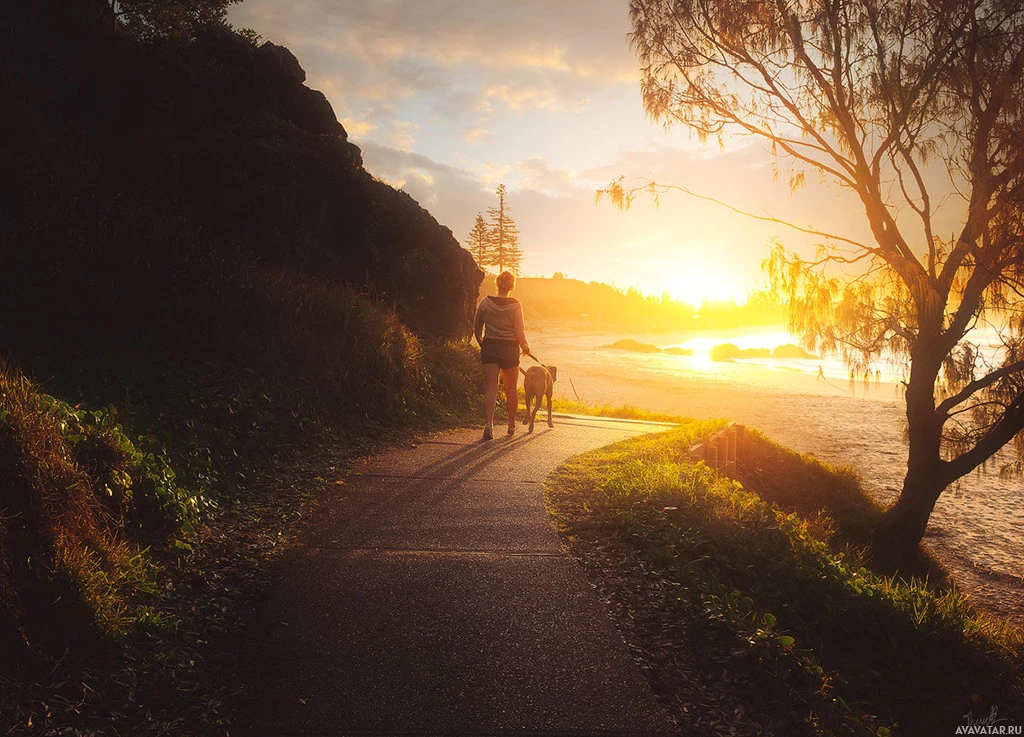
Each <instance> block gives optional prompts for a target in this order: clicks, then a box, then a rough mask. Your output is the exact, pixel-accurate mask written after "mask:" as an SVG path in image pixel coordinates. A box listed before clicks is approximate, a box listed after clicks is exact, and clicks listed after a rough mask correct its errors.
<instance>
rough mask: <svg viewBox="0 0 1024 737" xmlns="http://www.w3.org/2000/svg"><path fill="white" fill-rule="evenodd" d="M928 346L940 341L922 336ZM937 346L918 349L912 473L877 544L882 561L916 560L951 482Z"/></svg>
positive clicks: (912, 392) (910, 423) (910, 403)
mask: <svg viewBox="0 0 1024 737" xmlns="http://www.w3.org/2000/svg"><path fill="white" fill-rule="evenodd" d="M921 344H923V345H926V346H930V345H934V343H933V342H932V341H922V343H921ZM937 353H938V351H936V350H935V349H934V348H932V349H930V350H929V349H927V348H926V349H924V350H918V351H914V354H916V355H912V356H911V369H910V381H909V383H908V384H907V395H906V402H907V436H908V441H909V446H910V447H909V455H908V459H907V475H906V476H905V477H904V480H903V489H902V491H901V492H900V496H899V498H898V499H897V500H896V502H895V503H894V504H893V505H892V506H891V507H890V508H889V509H888V510H887V511H886V513H885V516H884V517H883V518H882V523H881V524H880V525H879V528H878V530H877V531H876V533H875V538H874V541H873V544H872V548H873V551H874V553H875V557H876V560H878V561H879V562H881V563H883V564H884V563H888V564H891V565H894V566H896V567H904V566H907V565H912V564H913V562H914V561H915V560H916V559H917V552H918V545H919V544H920V542H921V539H922V538H923V537H924V532H925V528H927V526H928V518H929V517H930V516H931V513H932V510H933V509H934V508H935V502H936V501H937V500H938V498H939V495H940V494H942V492H943V490H944V489H945V488H946V486H947V484H948V480H947V478H946V473H945V461H943V459H942V455H941V452H940V446H941V442H942V418H941V417H940V416H939V414H938V412H937V411H936V408H935V382H936V379H937V378H938V374H939V367H940V366H941V364H942V357H941V356H940V355H937Z"/></svg>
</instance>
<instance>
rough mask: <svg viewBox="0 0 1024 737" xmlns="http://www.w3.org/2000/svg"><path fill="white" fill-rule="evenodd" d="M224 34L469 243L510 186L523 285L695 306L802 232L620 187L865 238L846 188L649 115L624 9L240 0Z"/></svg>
mask: <svg viewBox="0 0 1024 737" xmlns="http://www.w3.org/2000/svg"><path fill="white" fill-rule="evenodd" d="M229 20H230V22H231V23H232V24H233V25H234V26H235V27H238V28H251V29H253V30H255V31H256V32H257V33H259V34H260V35H261V37H262V38H263V39H265V40H269V41H273V42H274V43H277V44H282V45H285V46H287V47H288V48H289V49H291V51H292V52H293V53H294V54H295V55H296V57H297V58H298V60H299V62H300V64H301V65H302V67H303V68H304V69H305V71H306V75H307V79H306V84H307V85H308V86H310V87H312V88H313V89H319V90H321V91H322V92H323V93H324V94H325V95H326V96H327V98H328V99H329V100H330V102H331V104H332V105H333V107H334V111H335V113H336V114H337V116H338V119H339V120H341V122H342V124H343V125H344V126H345V129H346V130H347V132H348V134H349V138H350V140H352V141H353V142H354V143H355V144H357V145H358V146H359V147H360V148H361V149H362V152H363V159H364V165H365V168H366V169H367V170H368V171H369V172H370V173H372V174H373V175H375V176H376V177H378V178H379V179H382V180H384V181H386V182H388V183H389V184H392V185H393V186H396V187H399V188H401V189H404V190H405V191H406V192H408V193H409V194H410V195H412V196H413V197H414V198H415V199H416V200H417V201H418V202H419V203H420V204H421V205H422V206H423V207H425V208H426V209H427V210H429V211H430V213H431V214H432V215H433V216H434V217H435V218H436V219H437V220H438V221H439V222H440V223H442V224H443V225H445V226H447V227H448V228H450V229H451V231H452V233H453V234H454V236H455V237H456V238H457V239H458V240H459V241H460V242H461V243H465V242H466V237H467V235H468V233H469V230H470V228H471V227H472V225H473V221H474V219H475V217H476V215H477V213H486V210H487V208H488V207H490V206H493V205H495V204H496V202H497V198H496V196H495V194H494V190H495V188H496V187H497V186H498V184H499V183H504V184H505V185H506V187H507V188H508V190H509V194H508V196H507V203H508V206H509V208H510V214H511V215H512V217H513V219H514V220H515V222H516V223H517V225H518V226H519V231H520V237H521V246H522V248H523V253H524V259H523V265H522V271H523V274H524V275H527V276H551V275H552V274H553V273H555V272H562V273H563V274H565V275H566V276H569V277H574V278H578V279H583V280H584V281H604V282H608V283H611V284H614V285H615V286H617V287H619V288H621V289H627V288H630V287H635V288H637V289H639V290H640V291H642V292H644V293H646V294H655V295H661V294H662V293H664V292H668V293H669V294H670V295H671V296H673V297H674V298H676V299H680V300H683V301H687V302H691V303H698V302H700V301H701V300H703V299H705V298H711V299H730V298H735V299H738V300H741V301H742V299H743V298H744V296H745V295H746V294H747V292H748V291H749V290H751V289H754V288H757V287H759V286H761V285H762V284H763V282H764V275H763V274H762V272H761V268H760V264H761V261H762V259H763V258H764V257H765V256H766V255H767V247H768V246H767V244H768V243H769V242H770V241H771V240H772V239H773V238H778V239H780V240H782V241H783V243H785V244H786V245H787V246H789V247H791V248H794V249H796V250H797V251H801V252H803V253H805V254H807V253H810V252H811V249H812V247H813V244H812V242H811V241H810V239H809V238H808V237H806V236H803V235H800V234H798V233H796V232H795V231H792V230H789V229H786V228H784V227H782V226H779V225H777V224H770V223H765V222H762V221H757V220H753V219H750V218H744V217H742V216H740V215H737V214H735V213H733V212H731V211H730V210H728V209H725V208H722V207H720V206H718V205H715V204H713V203H709V202H705V201H701V200H698V199H694V198H690V197H687V196H686V195H683V194H680V193H669V194H666V195H664V196H663V197H662V198H661V199H660V202H659V203H658V204H657V205H655V203H653V202H652V201H651V200H650V199H649V198H645V197H641V198H639V199H638V200H637V201H635V203H634V204H633V206H632V207H631V208H630V209H629V210H628V211H622V210H618V209H616V208H615V207H614V206H613V205H611V204H610V203H609V202H608V201H607V199H605V200H603V201H602V202H600V203H595V192H596V191H597V190H598V189H600V188H603V187H606V186H607V185H608V184H609V183H610V182H612V181H613V180H616V179H617V178H619V177H625V178H626V179H625V182H627V183H636V184H639V183H642V182H643V181H645V180H655V181H657V182H659V183H664V184H672V185H682V186H685V187H688V188H689V189H691V190H694V191H697V192H700V193H703V194H707V195H709V196H712V197H716V198H718V199H721V200H724V201H727V202H729V203H730V204H732V205H734V206H736V207H738V208H740V209H744V210H747V211H750V212H755V213H759V214H765V215H772V216H776V217H781V218H784V219H788V220H790V221H792V222H795V223H798V224H800V225H802V226H811V227H815V228H819V229H823V230H829V231H831V232H839V233H849V234H851V235H853V236H854V237H857V238H863V237H865V233H864V226H863V224H862V221H863V215H862V214H860V213H859V212H858V206H857V203H856V202H855V201H851V199H850V196H849V194H848V193H842V192H840V191H838V190H837V189H835V188H829V187H828V186H826V185H825V184H824V183H820V182H813V183H812V184H810V185H808V186H807V187H805V188H804V189H802V190H800V191H799V192H798V193H797V194H796V195H793V194H791V193H790V191H789V188H788V185H787V183H786V177H785V176H782V177H780V178H776V177H775V176H774V175H773V170H774V168H773V161H772V158H771V156H770V155H769V154H768V152H767V151H766V150H764V147H763V145H762V144H761V143H759V142H757V141H753V140H750V139H745V138H735V139H730V140H728V141H727V142H726V143H725V145H724V147H720V146H719V144H718V143H717V142H708V143H707V144H706V145H702V144H700V143H699V142H698V141H697V139H696V138H695V137H691V135H690V134H689V133H688V132H687V131H686V130H683V129H678V128H675V129H669V130H665V129H664V128H663V127H662V126H661V125H660V124H657V123H653V122H651V121H650V120H648V118H647V116H646V114H645V112H644V109H643V105H642V102H641V98H640V89H639V72H638V69H637V67H638V64H637V60H636V57H635V55H634V54H633V52H632V51H631V50H630V47H629V43H628V37H627V36H628V33H629V31H630V25H629V17H628V2H627V0H555V1H552V0H518V1H516V2H512V1H511V0H474V1H473V2H464V1H463V0H359V1H355V0H292V1H291V2H282V1H281V0H244V2H242V3H241V4H239V5H235V6H232V9H231V11H230V15H229Z"/></svg>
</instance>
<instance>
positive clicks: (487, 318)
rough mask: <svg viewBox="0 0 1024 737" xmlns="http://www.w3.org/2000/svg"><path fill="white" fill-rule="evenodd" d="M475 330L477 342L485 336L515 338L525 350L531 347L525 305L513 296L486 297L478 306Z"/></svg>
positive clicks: (504, 338)
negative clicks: (527, 337)
mask: <svg viewBox="0 0 1024 737" xmlns="http://www.w3.org/2000/svg"><path fill="white" fill-rule="evenodd" d="M485 326H486V328H487V329H486V332H485V331H484V327H485ZM473 332H474V333H475V335H476V342H477V343H480V342H481V341H482V339H483V338H494V339H496V340H514V341H516V342H517V343H519V347H520V348H522V349H523V350H524V351H528V350H529V349H530V345H529V343H527V342H526V328H525V327H524V326H523V306H522V305H521V304H519V302H518V301H517V300H516V299H514V298H512V297H494V296H488V297H484V298H483V300H481V301H480V306H479V307H477V308H476V325H475V326H474V328H473Z"/></svg>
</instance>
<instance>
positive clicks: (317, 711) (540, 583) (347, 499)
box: [233, 418, 671, 737]
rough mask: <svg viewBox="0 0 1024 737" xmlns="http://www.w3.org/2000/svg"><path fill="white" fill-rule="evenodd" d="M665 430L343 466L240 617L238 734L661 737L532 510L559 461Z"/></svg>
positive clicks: (591, 423)
mask: <svg viewBox="0 0 1024 737" xmlns="http://www.w3.org/2000/svg"><path fill="white" fill-rule="evenodd" d="M661 429H663V428H661V427H657V426H654V425H647V424H643V423H631V422H622V421H605V420H598V419H591V418H563V419H560V420H559V419H557V418H556V425H555V428H554V429H548V428H547V426H546V425H544V424H541V423H538V426H537V430H536V431H535V432H534V433H533V434H532V435H528V434H526V433H525V431H524V429H523V428H521V429H520V430H519V432H518V433H517V434H516V435H515V436H514V437H512V438H508V437H506V436H505V435H504V434H503V433H504V429H503V428H501V427H497V428H495V430H496V431H499V430H500V431H501V433H502V434H501V435H498V436H496V438H495V439H494V440H492V441H489V442H481V441H480V434H479V431H476V430H474V431H458V432H453V433H446V434H442V435H437V436H434V437H433V438H432V439H430V440H428V441H426V442H423V443H421V444H418V445H416V446H406V447H403V448H399V449H396V450H393V451H390V452H388V453H385V454H383V455H381V456H378V457H377V458H374V459H372V460H371V461H369V462H368V463H366V464H365V465H362V466H360V467H358V468H357V469H355V471H354V473H353V474H352V475H351V476H350V477H349V478H348V481H347V483H346V484H345V485H344V486H339V487H338V491H337V493H336V495H335V496H333V497H332V498H330V499H328V500H326V501H325V503H323V504H322V505H321V508H320V509H319V510H318V513H317V514H318V519H317V521H316V523H315V524H314V525H313V526H312V527H311V529H309V530H308V531H307V532H306V534H305V535H304V536H303V539H302V540H301V544H300V545H298V546H297V547H296V548H295V549H293V550H291V551H290V552H288V553H287V554H285V555H284V556H283V558H282V560H280V562H279V563H278V564H277V566H276V570H275V572H274V575H273V582H272V585H271V587H270V589H269V592H268V594H267V597H266V599H265V600H264V601H262V602H260V603H259V605H258V610H257V611H256V612H255V613H254V615H253V620H254V621H253V625H252V629H251V634H253V636H254V639H253V642H254V643H255V644H254V650H253V652H252V654H251V655H250V656H249V662H248V663H247V665H246V668H247V673H248V680H249V686H250V696H249V699H248V700H249V705H248V707H247V709H246V711H247V715H246V719H245V722H244V723H243V724H242V725H240V726H241V727H242V729H241V730H239V731H236V732H233V734H252V735H282V736H284V735H288V736H292V735H294V736H298V735H580V736H582V735H588V736H590V735H593V736H594V737H600V736H601V735H664V734H670V733H671V729H670V726H669V724H668V722H667V721H666V719H665V717H664V715H663V713H662V711H661V709H660V707H659V706H658V704H657V703H656V701H655V698H654V696H653V694H652V693H651V690H650V687H649V686H648V684H647V682H646V681H645V680H644V678H643V676H642V674H641V673H640V671H639V669H638V668H637V667H636V666H635V665H634V663H633V662H632V661H631V660H630V658H629V655H628V652H627V649H626V646H625V644H624V643H623V641H622V639H621V638H620V637H619V635H618V633H617V632H616V631H615V629H614V628H613V626H612V625H611V624H610V622H609V621H608V619H607V618H606V616H605V614H604V612H603V611H602V609H601V605H600V602H599V601H598V600H597V597H596V595H595V594H594V592H593V590H592V589H591V587H590V585H589V584H588V583H587V581H586V579H585V577H584V575H583V573H582V571H581V570H580V569H579V568H578V566H577V565H576V563H575V562H574V561H573V560H572V559H571V558H569V557H568V556H567V555H566V554H565V553H564V552H563V551H562V549H561V547H560V544H559V540H558V536H557V534H556V533H555V530H554V528H553V526H552V524H551V520H550V517H549V515H548V513H547V511H546V509H545V508H544V500H543V494H544V491H543V486H542V482H543V480H544V478H545V477H546V476H547V475H548V474H549V473H550V472H551V471H552V470H553V469H554V468H555V467H556V466H557V465H558V464H559V463H561V462H562V461H563V460H564V459H565V458H567V457H569V456H571V455H574V454H576V453H581V452H583V451H586V450H590V449H592V448H597V447H600V446H603V445H607V444H609V443H613V442H616V441H619V440H622V439H625V438H627V437H630V436H633V435H637V434H640V433H644V432H651V431H657V430H661Z"/></svg>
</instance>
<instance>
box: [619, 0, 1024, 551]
mask: <svg viewBox="0 0 1024 737" xmlns="http://www.w3.org/2000/svg"><path fill="white" fill-rule="evenodd" d="M630 13H631V20H632V23H633V29H634V32H633V34H632V36H631V39H632V44H633V46H634V49H635V50H636V52H637V55H638V58H639V60H640V65H641V74H642V81H641V88H642V95H643V102H644V106H645V108H646V110H647V112H648V113H649V114H650V115H651V116H652V117H653V118H655V119H657V120H659V121H662V122H664V123H665V124H681V125H683V126H686V127H688V128H690V129H692V130H694V131H696V132H697V134H698V135H699V136H700V137H701V138H702V139H705V138H708V137H711V138H718V137H722V136H726V135H728V134H729V133H730V131H736V132H740V133H743V134H747V135H750V136H753V137H756V138H759V139H762V140H763V141H765V142H766V143H767V144H768V146H769V147H770V149H771V151H773V152H774V153H775V154H776V155H777V156H778V157H779V159H780V160H782V161H786V162H788V163H789V164H790V165H792V168H791V172H792V175H791V177H792V178H791V185H793V186H794V188H799V186H801V185H802V184H803V181H802V178H803V176H804V174H805V173H809V172H816V173H817V175H819V176H820V177H821V178H824V179H827V180H830V181H831V182H833V183H838V185H840V186H841V187H843V188H846V189H847V190H849V191H851V192H852V193H854V194H855V195H856V197H857V199H858V200H859V202H860V205H861V207H862V208H863V213H864V217H865V222H866V224H867V226H868V227H869V229H870V233H871V236H870V238H869V239H866V240H862V241H859V240H858V239H857V238H856V237H855V236H852V235H849V234H834V235H829V234H827V233H821V232H818V234H819V235H820V236H821V248H820V250H819V253H818V255H817V256H816V257H813V258H801V257H799V256H798V255H796V254H794V253H789V252H786V251H785V250H783V249H781V248H777V249H776V250H775V251H774V252H773V253H772V256H771V257H770V258H769V259H768V261H767V265H768V268H769V272H770V274H771V275H772V277H773V279H774V280H775V283H776V285H777V286H778V287H779V288H781V289H782V290H784V292H785V294H786V295H787V296H788V297H789V300H790V307H791V321H792V327H793V328H794V329H795V330H796V331H799V333H801V334H802V336H803V337H804V338H805V340H807V341H808V342H809V343H810V344H811V345H816V346H818V347H820V348H822V349H825V350H833V351H837V352H840V353H841V354H842V355H843V356H844V357H845V358H846V359H847V360H848V361H849V362H851V363H852V364H864V363H867V362H870V361H872V360H875V359H878V358H879V357H880V356H882V355H889V356H893V355H895V356H898V357H901V358H902V359H904V360H905V361H906V365H907V366H908V369H909V375H908V377H907V379H906V381H905V387H906V389H905V398H906V416H907V425H908V428H907V439H908V442H909V456H908V464H907V472H906V476H905V480H904V484H903V489H902V491H901V493H900V495H899V497H898V499H897V500H896V501H895V503H894V504H893V505H892V506H891V507H890V508H889V509H888V511H887V512H886V516H885V518H884V520H883V524H882V526H881V528H880V530H879V532H878V535H877V536H876V548H877V549H879V551H880V552H882V551H884V552H886V553H888V554H895V555H896V556H897V559H902V558H906V557H908V556H910V555H911V554H913V553H914V551H916V549H917V545H918V543H919V542H920V540H921V538H922V536H923V534H924V531H925V527H926V525H927V522H928V518H929V516H930V515H931V512H932V510H933V508H934V505H935V502H936V500H937V499H938V498H939V496H940V495H941V493H942V492H943V490H944V489H946V488H947V487H948V486H949V485H950V484H952V483H953V482H955V481H956V480H957V479H959V478H960V477H962V476H963V475H965V474H967V473H969V472H971V471H972V470H974V469H976V468H978V467H979V466H980V465H982V464H983V463H985V462H986V461H987V460H989V459H991V458H992V457H993V456H994V454H996V453H997V451H999V450H1000V449H1001V448H1003V447H1004V446H1007V445H1008V444H1010V443H1011V441H1016V449H1017V452H1018V456H1017V458H1018V460H1017V462H1016V463H1017V465H1018V467H1019V465H1020V461H1019V459H1020V457H1021V456H1020V453H1021V452H1024V442H1022V433H1021V431H1022V429H1024V340H1022V335H1024V329H1022V328H1024V267H1022V261H1024V218H1022V215H1024V198H1022V193H1024V189H1022V184H1024V178H1022V174H1024V124H1022V103H1024V74H1022V73H1024V9H1022V8H1021V6H1020V5H1019V3H1018V2H1017V0H973V1H968V0H798V1H794V0H760V1H759V0H747V1H741V0H632V1H631V2H630ZM723 140H724V139H723ZM937 172H941V174H942V175H943V176H942V177H941V178H940V177H938V176H936V174H937ZM653 189H654V190H655V191H658V190H659V189H664V188H661V187H658V186H657V185H654V186H653ZM632 193H633V192H631V191H630V190H628V189H625V188H624V186H623V185H622V184H621V183H616V184H614V185H613V186H612V188H611V194H612V195H613V196H615V197H617V198H619V199H620V201H621V200H622V199H627V200H628V198H629V196H630V195H631V194H632ZM952 207H956V208H958V209H957V212H956V216H955V217H954V218H952V219H951V220H950V219H940V213H943V215H942V217H943V218H945V216H946V215H948V213H949V210H950V208H952ZM949 222H954V223H955V227H954V228H953V231H952V233H951V234H950V235H945V233H949V232H950V229H949V226H948V223H949ZM803 229H804V230H805V231H806V230H810V231H812V232H814V230H813V229H807V228H803ZM840 267H841V268H840ZM979 324H987V325H989V326H992V327H994V328H997V329H998V331H999V334H1000V336H1001V341H1002V344H1003V345H1002V348H1001V350H1000V351H999V352H998V355H997V356H996V357H995V358H993V357H992V356H991V355H989V357H988V358H987V359H986V357H985V356H986V351H985V350H981V349H980V348H984V347H983V346H978V345H977V344H976V342H975V340H974V339H973V333H972V328H974V327H976V326H978V325H979ZM1009 465H1013V464H1012V462H1011V464H1009Z"/></svg>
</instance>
